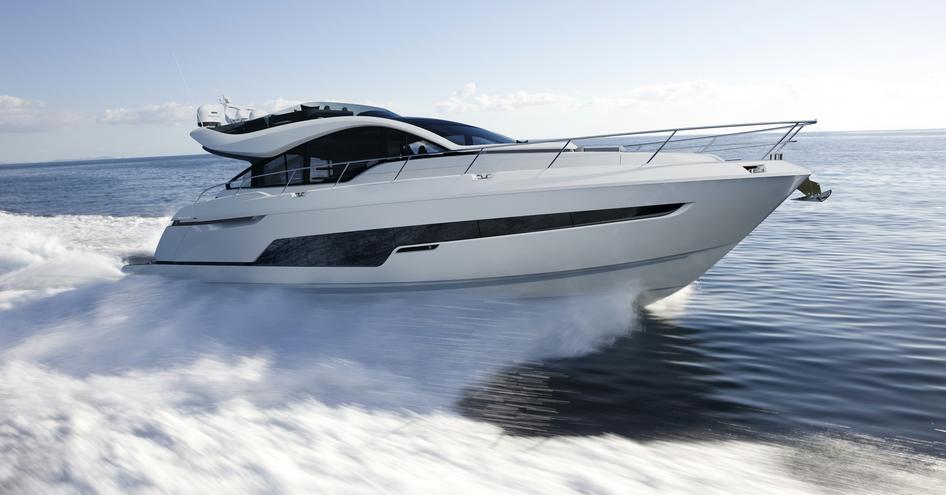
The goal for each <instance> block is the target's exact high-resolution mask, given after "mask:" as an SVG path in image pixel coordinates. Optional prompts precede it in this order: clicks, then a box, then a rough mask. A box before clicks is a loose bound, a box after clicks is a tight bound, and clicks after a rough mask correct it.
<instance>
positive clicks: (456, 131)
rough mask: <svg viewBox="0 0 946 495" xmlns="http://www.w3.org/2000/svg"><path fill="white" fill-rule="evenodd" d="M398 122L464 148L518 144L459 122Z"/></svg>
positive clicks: (504, 137) (412, 120)
mask: <svg viewBox="0 0 946 495" xmlns="http://www.w3.org/2000/svg"><path fill="white" fill-rule="evenodd" d="M397 120H401V121H403V122H407V123H408V124H413V125H416V126H417V127H421V128H423V129H427V130H428V131H430V132H432V133H434V134H437V135H440V136H443V137H445V138H447V139H449V140H450V141H452V142H454V143H456V144H459V145H463V146H472V145H480V144H500V143H514V142H516V140H515V139H512V138H510V137H506V136H503V135H502V134H496V133H495V132H492V131H487V130H486V129H480V128H479V127H473V126H471V125H466V124H460V123H458V122H450V121H448V120H437V119H420V118H401V119H397Z"/></svg>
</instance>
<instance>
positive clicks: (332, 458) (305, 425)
mask: <svg viewBox="0 0 946 495" xmlns="http://www.w3.org/2000/svg"><path fill="white" fill-rule="evenodd" d="M784 158H785V159H786V160H791V161H793V162H795V163H799V164H801V165H804V166H807V167H809V168H811V169H812V170H814V172H815V174H814V176H813V178H814V179H816V180H818V181H819V182H820V183H821V184H822V185H823V186H824V187H825V188H830V189H832V190H833V191H834V193H833V195H832V196H831V198H830V199H829V200H828V201H826V202H824V203H817V202H801V201H791V200H789V201H786V202H785V203H784V204H782V205H781V206H780V207H779V208H778V209H777V210H775V212H774V213H773V214H772V215H771V216H770V217H769V218H768V219H767V220H766V221H765V222H763V223H762V224H761V225H760V226H759V227H758V228H757V229H756V230H755V231H754V232H753V233H752V234H751V235H750V236H749V237H748V238H747V239H745V240H744V241H743V242H742V243H741V244H739V245H738V246H737V247H736V248H735V249H734V250H733V251H732V252H731V253H729V254H728V255H727V256H726V257H725V258H724V259H723V260H722V261H720V262H719V263H718V264H717V265H716V266H715V267H713V268H712V269H711V270H710V271H709V272H707V273H706V274H705V275H704V276H703V277H702V278H700V279H699V280H698V281H697V282H695V283H694V284H692V285H690V286H688V287H687V288H685V289H683V290H682V291H681V292H679V293H677V294H675V295H674V296H672V297H670V298H669V299H666V300H664V301H661V302H658V303H656V304H654V305H651V306H649V307H646V308H638V307H635V306H633V305H632V304H631V302H630V301H631V299H632V297H633V295H632V294H612V295H604V296H594V297H592V296H586V297H575V298H568V299H539V300H517V299H508V298H504V297H503V296H502V295H500V294H496V296H495V297H492V298H480V299H469V298H466V299H461V298H457V297H456V296H451V295H448V294H436V293H434V294H428V295H424V296H416V295H415V296H410V297H404V296H396V295H393V296H385V297H369V296H357V295H352V296H346V297H331V298H329V297H326V296H320V295H319V294H314V293H310V292H306V291H300V290H293V289H287V288H278V287H241V286H225V285H208V284H202V283H199V282H194V281H187V280H169V279H163V278H160V277H147V276H125V275H123V274H122V273H121V271H120V268H121V265H122V259H123V258H125V257H127V256H131V255H139V254H147V253H148V252H151V251H153V249H154V247H155V245H156V243H157V240H158V238H159V236H160V234H161V231H162V230H163V228H164V227H165V226H166V225H167V224H168V221H169V218H170V216H171V215H172V214H173V212H174V211H175V210H176V209H178V208H180V207H182V206H184V205H187V204H189V203H190V202H192V201H193V200H194V198H195V197H196V196H197V194H198V193H199V192H200V191H201V190H202V189H203V188H204V187H206V186H208V185H211V184H213V183H216V182H221V181H224V180H227V179H229V178H230V177H232V176H234V175H235V174H236V173H238V172H239V171H240V170H241V169H242V168H243V164H242V163H240V162H237V161H233V160H228V159H223V158H218V157H214V156H209V155H206V156H204V155H202V156H178V157H154V158H131V159H109V160H91V161H81V162H57V163H40V164H11V165H2V166H0V493H211V492H213V493H267V494H268V493H371V494H374V493H449V494H451V495H455V494H465V493H477V494H479V493H535V494H550V493H583V494H587V493H593V494H629V493H699V494H759V493H792V494H794V493H804V494H809V493H814V494H835V493H871V494H890V493H946V131H895V132H851V133H807V132H805V133H802V134H801V135H799V136H798V138H797V142H796V143H793V144H791V145H790V146H789V147H787V148H786V149H785V150H784ZM734 200H736V201H738V198H734Z"/></svg>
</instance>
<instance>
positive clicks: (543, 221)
mask: <svg viewBox="0 0 946 495" xmlns="http://www.w3.org/2000/svg"><path fill="white" fill-rule="evenodd" d="M683 204H684V203H673V204H665V205H651V206H635V207H629V208H611V209H606V210H587V211H573V212H567V213H551V214H547V215H527V216H520V217H506V218H490V219H484V220H469V221H463V222H449V223H435V224H428V225H413V226H408V227H393V228H384V229H371V230H360V231H355V232H339V233H334V234H319V235H310V236H303V237H292V238H287V239H276V240H275V241H273V242H272V243H271V244H270V245H269V246H268V247H267V248H266V250H265V251H263V253H262V254H261V255H260V256H259V258H257V259H256V261H255V262H254V263H253V264H254V265H258V266H381V265H382V264H384V262H385V261H387V259H388V257H389V256H390V255H391V253H392V252H394V251H395V249H397V248H398V247H399V246H412V245H416V244H436V243H442V242H450V241H460V240H466V239H480V238H485V237H499V236H504V235H513V234H525V233H529V232H541V231H546V230H558V229H567V228H571V227H581V226H585V225H595V224H602V223H614V222H624V221H629V220H641V219H644V218H653V217H659V216H664V215H669V214H670V213H673V212H675V211H677V210H678V209H680V207H682V206H683ZM424 248H425V249H433V248H427V247H424ZM408 249H409V248H408ZM408 249H405V250H408ZM399 252H403V250H399ZM205 264H211V263H205ZM233 264H240V263H233Z"/></svg>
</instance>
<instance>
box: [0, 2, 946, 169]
mask: <svg viewBox="0 0 946 495" xmlns="http://www.w3.org/2000/svg"><path fill="white" fill-rule="evenodd" d="M2 12H3V14H2V15H0V163H13V162H33V161H50V160H62V159H85V158H98V157H106V156H108V157H126V156H155V155H174V154H189V153H201V152H202V150H201V149H200V147H199V146H198V145H197V143H195V142H193V141H192V140H191V139H190V137H189V136H188V133H189V132H190V130H191V129H192V128H194V126H195V115H194V109H195V107H196V106H197V105H200V104H204V103H215V102H216V101H217V98H219V97H220V95H222V94H225V95H227V96H229V97H230V98H231V99H232V100H233V102H234V103H238V104H244V105H254V106H256V107H258V108H263V109H266V110H275V109H278V108H281V107H285V106H289V105H292V104H295V103H297V102H299V101H315V100H321V101H344V102H351V103H368V104H374V105H379V106H384V107H387V108H389V109H391V110H393V111H395V112H397V113H400V114H402V115H414V116H427V117H438V118H445V119H449V120H457V121H461V122H466V123H470V124H474V125H478V126H481V127H485V128H488V129H490V130H494V131H496V132H500V133H502V134H506V135H510V136H514V137H517V138H523V139H525V138H543V137H561V136H568V135H588V134H594V133H606V132H623V131H632V130H645V129H655V128H663V127H674V126H693V125H704V124H705V125H709V124H721V123H736V122H755V121H770V120H786V119H809V118H817V119H818V120H819V124H818V125H817V126H815V127H812V128H809V129H810V130H812V131H832V130H879V129H921V128H946V27H944V26H946V2H942V1H909V0H902V1H897V2H874V1H869V0H864V1H856V2H848V1H830V2H829V1H824V0H822V1H805V0H799V1H792V2H784V1H780V2H766V1H745V2H743V1H727V2H722V1H720V2H707V1H705V0H704V1H693V2H690V1H668V2H632V1H619V2H593V1H582V2H552V1H545V2H528V1H519V2H490V1H475V2H474V1H466V2H452V1H448V0H440V1H435V2H407V1H404V2H364V1H358V0H348V1H345V2H315V1H300V2H278V1H271V2H238V1H229V2H201V1H195V0H191V1H188V2H173V1H167V2H148V3H145V2H128V1H122V2H104V1H103V2H44V1H31V2H13V1H11V2H5V3H4V4H3V6H2Z"/></svg>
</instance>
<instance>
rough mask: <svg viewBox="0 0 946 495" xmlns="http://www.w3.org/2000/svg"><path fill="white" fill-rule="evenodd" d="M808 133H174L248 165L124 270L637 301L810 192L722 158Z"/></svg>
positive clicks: (321, 113)
mask: <svg viewBox="0 0 946 495" xmlns="http://www.w3.org/2000/svg"><path fill="white" fill-rule="evenodd" d="M201 118H206V117H205V116H204V117H201ZM813 122H814V121H796V122H775V123H764V124H742V125H737V126H726V128H723V127H721V126H717V127H711V128H690V129H669V130H661V131H653V132H645V133H626V134H620V135H608V136H590V137H580V138H565V139H554V140H538V141H537V140H531V141H527V142H516V141H514V140H512V139H509V138H506V137H504V136H501V135H498V134H495V133H492V132H489V131H486V130H483V129H479V128H476V127H472V126H467V125H464V124H458V123H455V122H448V121H442V120H435V119H424V118H409V117H401V116H399V115H396V114H394V113H392V112H390V111H388V110H385V109H382V108H377V107H368V106H363V105H354V104H345V103H324V102H320V103H310V104H304V105H300V106H297V107H294V108H291V109H287V110H285V111H282V112H277V113H274V114H272V115H267V116H264V117H259V118H255V119H247V120H238V121H235V122H233V123H230V124H227V125H217V126H205V125H201V127H200V128H198V129H196V130H194V131H193V132H192V133H191V135H192V137H193V138H194V139H196V140H197V141H198V142H199V143H200V144H201V145H203V146H204V147H205V149H207V150H208V151H210V152H212V153H216V154H220V155H223V156H228V157H233V158H238V159H243V160H246V161H247V162H248V165H249V167H248V168H247V169H246V170H245V171H244V172H243V173H241V174H240V175H238V176H237V177H235V178H234V179H232V180H230V181H228V182H227V183H224V184H220V185H219V186H218V187H217V189H218V192H217V193H216V194H215V195H214V197H213V198H212V199H210V200H209V201H208V200H205V201H201V200H203V199H207V196H209V195H210V194H211V193H210V192H209V191H210V190H208V191H205V193H204V194H202V196H201V197H200V198H198V201H197V202H196V203H195V204H193V205H191V206H187V207H185V208H183V209H181V210H180V211H179V212H178V213H177V214H176V215H175V216H174V219H173V222H172V224H171V225H170V226H169V227H167V229H166V230H165V233H164V235H163V236H162V238H161V241H160V244H159V246H158V248H157V251H156V252H155V254H154V258H153V259H149V260H147V261H144V262H139V263H136V264H131V265H127V266H126V267H125V270H126V271H128V272H133V273H154V274H162V275H167V276H174V277H178V276H180V277H193V278H198V279H202V280H207V281H211V282H230V283H258V284H287V285H296V286H303V287H308V288H313V289H317V290H320V291H325V292H353V291H357V292H387V291H417V290H464V291H471V290H472V291H495V290H497V288H502V289H503V290H504V291H505V293H512V294H521V295H528V296H544V295H563V294H578V293H587V292H592V291H599V290H609V289H614V288H628V289H632V290H635V291H636V292H639V293H641V294H642V296H641V297H642V300H643V302H648V301H653V300H656V299H659V298H661V297H663V296H666V295H669V294H671V293H673V292H674V291H676V290H678V289H680V288H681V287H684V286H686V285H687V284H689V283H691V282H692V281H693V280H695V279H696V278H698V277H699V276H700V275H702V274H703V273H704V272H705V271H706V270H707V269H709V268H710V267H711V266H712V265H713V264H714V263H715V262H716V261H718V260H719V259H720V258H721V257H722V256H723V255H725V254H726V253H727V252H728V251H729V250H730V249H732V248H733V247H734V246H735V245H736V244H737V243H738V242H739V241H741V240H742V239H743V238H744V237H745V236H746V235H748V234H749V233H750V232H751V231H752V230H753V229H754V228H755V227H756V226H757V225H758V224H759V223H760V222H762V220H764V219H765V218H766V217H767V216H768V215H769V213H771V212H772V210H774V209H775V208H776V207H777V206H778V205H779V204H780V203H781V202H782V201H783V200H784V199H785V198H787V197H788V196H789V195H790V194H791V193H792V191H793V190H795V189H796V188H797V187H799V186H800V185H802V183H806V187H816V186H811V185H812V184H813V183H811V182H806V179H807V177H808V176H809V174H810V171H808V170H807V169H805V168H803V167H800V166H798V165H794V164H792V163H789V162H787V161H782V160H773V159H765V160H727V158H729V156H728V155H729V154H731V153H733V152H736V151H737V150H741V151H740V152H744V151H746V150H749V151H754V152H755V153H756V155H757V156H758V155H760V154H761V155H762V156H765V157H767V158H769V157H771V156H780V155H775V153H778V152H779V151H780V150H781V148H782V146H784V145H785V144H786V143H788V142H790V140H791V139H792V138H793V137H794V136H795V135H796V134H797V132H798V131H800V130H801V128H802V127H804V126H805V125H807V124H810V123H813ZM729 128H731V129H729ZM708 131H712V132H713V133H714V134H713V135H707V132H708ZM655 136H656V137H655ZM809 196H810V195H809Z"/></svg>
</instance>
